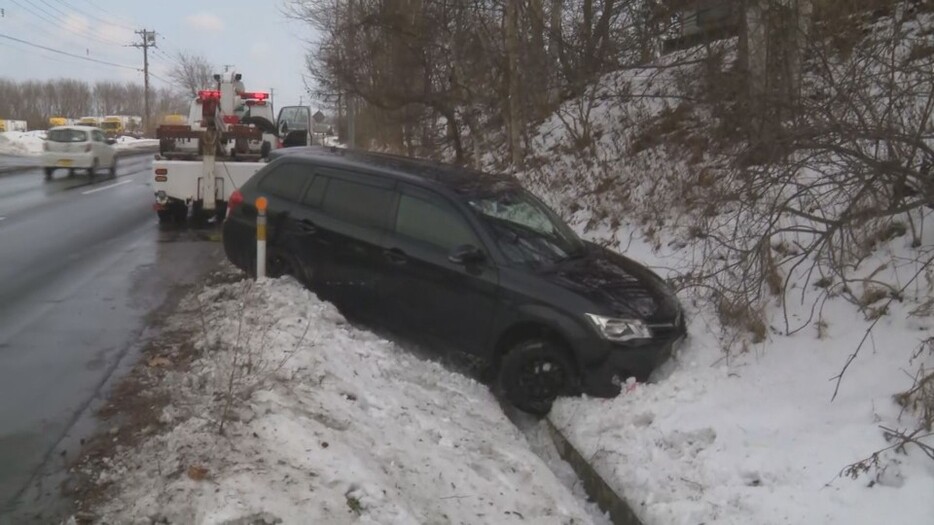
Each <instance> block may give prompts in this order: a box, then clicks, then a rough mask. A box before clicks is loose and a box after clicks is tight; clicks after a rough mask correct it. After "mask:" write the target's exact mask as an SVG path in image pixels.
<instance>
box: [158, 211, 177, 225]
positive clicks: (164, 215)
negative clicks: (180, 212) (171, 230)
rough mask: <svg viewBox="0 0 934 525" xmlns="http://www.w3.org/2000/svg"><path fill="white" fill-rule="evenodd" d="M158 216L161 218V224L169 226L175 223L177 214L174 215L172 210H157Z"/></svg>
mask: <svg viewBox="0 0 934 525" xmlns="http://www.w3.org/2000/svg"><path fill="white" fill-rule="evenodd" d="M156 215H158V216H159V224H169V223H172V222H175V214H174V213H172V209H171V208H166V209H164V210H156Z"/></svg>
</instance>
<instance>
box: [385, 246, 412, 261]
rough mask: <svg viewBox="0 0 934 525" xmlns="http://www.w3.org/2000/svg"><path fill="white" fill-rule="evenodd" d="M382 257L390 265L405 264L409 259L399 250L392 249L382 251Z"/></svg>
mask: <svg viewBox="0 0 934 525" xmlns="http://www.w3.org/2000/svg"><path fill="white" fill-rule="evenodd" d="M383 257H385V258H386V260H387V261H389V262H390V263H392V264H400V265H401V264H405V263H407V262H408V261H409V257H408V256H407V255H406V254H405V252H403V251H402V250H400V249H399V248H392V249H389V250H385V251H383Z"/></svg>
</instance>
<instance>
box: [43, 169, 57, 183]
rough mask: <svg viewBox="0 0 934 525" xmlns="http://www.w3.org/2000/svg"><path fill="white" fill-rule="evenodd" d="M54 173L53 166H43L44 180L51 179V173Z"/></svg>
mask: <svg viewBox="0 0 934 525" xmlns="http://www.w3.org/2000/svg"><path fill="white" fill-rule="evenodd" d="M54 173H55V168H45V180H52V174H54Z"/></svg>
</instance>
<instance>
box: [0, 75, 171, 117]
mask: <svg viewBox="0 0 934 525" xmlns="http://www.w3.org/2000/svg"><path fill="white" fill-rule="evenodd" d="M149 102H150V106H151V111H152V116H153V119H154V120H156V121H158V119H159V118H160V116H162V115H166V114H170V113H184V114H187V113H188V109H187V108H188V100H187V98H186V97H185V96H183V95H180V94H179V93H177V92H175V91H173V90H171V89H167V88H159V89H155V88H153V89H152V90H151V94H150V101H149ZM143 114H144V101H143V86H142V85H140V84H136V83H133V82H126V83H120V82H97V83H94V84H91V83H88V82H84V81H81V80H74V79H67V78H61V79H57V80H46V81H38V80H26V81H21V82H18V81H15V80H10V79H5V78H0V119H13V120H25V121H26V122H27V123H28V125H29V129H42V128H46V127H48V122H49V118H50V117H70V118H80V117H82V116H85V115H95V116H97V115H143Z"/></svg>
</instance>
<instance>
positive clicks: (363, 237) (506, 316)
mask: <svg viewBox="0 0 934 525" xmlns="http://www.w3.org/2000/svg"><path fill="white" fill-rule="evenodd" d="M260 196H263V197H266V198H267V199H268V203H269V211H268V215H269V241H268V242H269V247H268V250H267V255H268V258H267V268H268V273H269V275H270V276H272V277H276V276H279V275H284V274H290V275H293V276H294V277H295V278H297V279H298V280H299V281H301V282H303V283H304V284H305V285H307V286H308V287H310V288H311V289H312V290H314V291H315V292H316V293H317V294H318V295H319V296H320V297H321V298H323V299H325V300H328V301H332V302H333V303H335V304H336V305H337V306H338V307H339V308H340V309H341V310H342V311H344V312H346V313H348V314H349V315H351V316H352V317H355V318H360V319H363V320H365V321H371V322H375V323H378V324H380V325H382V326H384V327H386V328H389V329H390V330H397V331H400V332H402V333H408V334H413V335H416V336H418V337H419V338H427V339H428V340H429V341H431V342H433V343H436V344H437V345H438V346H441V347H443V348H445V349H448V350H455V351H457V352H462V353H466V354H467V355H469V356H471V357H472V358H479V361H480V362H482V363H485V364H486V365H488V366H487V370H489V371H490V372H493V374H495V375H492V374H491V377H495V381H496V386H497V387H498V389H499V390H500V391H501V392H502V393H503V394H504V395H505V396H506V398H507V399H509V400H510V401H511V402H512V403H513V404H515V405H516V406H518V407H519V408H521V409H523V410H526V411H528V412H532V413H539V414H542V413H546V412H547V411H548V410H549V409H550V408H551V404H552V402H553V401H554V399H555V397H557V396H558V395H563V394H576V393H580V392H584V393H587V394H590V395H596V396H601V397H610V396H614V395H616V394H618V393H619V388H620V380H625V379H626V378H628V377H630V376H635V377H636V378H640V379H644V378H645V377H646V376H648V374H649V373H650V372H651V371H652V370H653V369H654V368H655V367H656V366H658V365H659V364H660V363H662V362H663V361H664V360H665V359H667V357H668V356H669V355H670V352H671V348H672V345H673V344H674V343H675V341H677V340H678V339H680V338H681V336H683V335H684V320H683V318H682V313H681V307H680V305H679V303H678V301H677V299H676V298H675V295H674V294H673V293H672V291H671V289H670V288H669V287H668V285H667V284H666V283H665V282H664V281H663V280H662V279H661V278H659V277H658V276H657V275H655V274H654V273H652V272H651V271H650V270H648V269H647V268H645V267H644V266H642V265H640V264H638V263H636V262H634V261H632V260H630V259H627V258H626V257H623V256H621V255H619V254H616V253H614V252H612V251H609V250H607V249H605V248H602V247H600V246H598V245H595V244H592V243H588V242H584V241H582V240H580V239H579V238H578V237H577V236H576V235H575V234H574V232H572V231H571V229H570V228H569V227H568V226H566V225H565V224H564V222H562V221H561V219H560V218H558V216H557V215H555V213H554V212H552V211H551V210H550V209H549V208H548V207H547V206H545V205H544V204H543V203H542V202H541V201H539V200H538V199H537V198H535V197H534V196H533V195H531V194H530V193H528V192H527V191H525V190H524V189H522V187H521V186H520V185H519V184H518V183H517V182H516V180H515V179H513V178H511V177H507V176H500V175H491V174H487V173H481V172H476V171H471V170H468V169H464V168H459V167H454V166H450V165H446V164H439V163H434V162H428V161H420V160H414V159H409V158H405V157H396V156H391V155H381V154H373V153H364V152H359V151H347V150H327V149H323V148H317V147H311V148H298V149H293V150H291V151H289V152H288V153H284V154H281V155H279V156H278V157H276V158H275V159H274V160H273V161H271V162H270V163H269V164H268V165H267V166H265V167H264V168H263V169H261V170H260V171H258V172H257V173H256V175H254V176H253V177H252V178H251V179H250V180H249V181H248V182H247V183H246V184H244V185H243V187H242V188H240V189H239V191H238V192H235V194H234V195H233V196H231V198H230V203H229V206H230V212H229V215H228V218H227V221H226V223H225V224H224V249H225V251H226V253H227V257H228V258H229V259H230V260H231V261H232V262H233V263H234V264H235V265H236V266H238V267H239V268H241V269H243V270H245V271H247V272H249V273H253V272H254V271H255V266H256V261H255V259H256V214H257V211H256V208H255V207H254V205H253V204H254V203H255V201H256V198H258V197H260Z"/></svg>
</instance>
